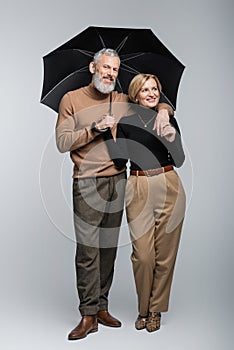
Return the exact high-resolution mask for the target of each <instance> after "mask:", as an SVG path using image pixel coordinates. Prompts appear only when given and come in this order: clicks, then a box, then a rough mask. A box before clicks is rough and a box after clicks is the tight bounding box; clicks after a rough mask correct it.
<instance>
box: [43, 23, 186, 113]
mask: <svg viewBox="0 0 234 350" xmlns="http://www.w3.org/2000/svg"><path fill="white" fill-rule="evenodd" d="M102 48H112V49H114V50H116V51H117V52H118V54H119V56H120V60H121V64H120V69H119V75H118V79H117V83H116V90H117V91H119V92H124V93H126V94H127V93H128V85H129V83H130V81H131V80H132V78H133V77H134V76H135V75H136V74H138V73H151V74H155V75H157V76H158V78H159V80H160V82H161V83H162V88H163V91H162V93H163V95H164V97H165V98H166V100H167V101H168V103H170V104H171V105H172V106H173V108H174V109H175V108H176V98H177V91H178V87H179V83H180V79H181V76H182V73H183V70H184V68H185V66H184V65H183V64H182V63H181V62H180V61H179V60H178V59H177V58H176V57H175V56H174V55H173V54H172V53H171V52H170V51H169V50H168V49H167V48H166V46H165V45H164V44H163V43H162V42H161V41H160V40H159V39H158V38H157V37H156V36H155V34H154V33H153V32H152V31H151V29H141V28H108V27H93V26H91V27H88V28H87V29H85V30H84V31H83V32H81V33H80V34H78V35H76V36H75V37H74V38H72V39H71V40H69V41H68V42H66V43H65V44H63V45H61V46H60V47H58V48H57V49H55V50H53V51H52V52H50V53H49V54H48V55H46V56H44V57H43V62H44V83H43V89H42V95H41V103H43V104H45V105H47V106H49V107H50V108H52V109H53V110H55V111H58V107H59V103H60V100H61V98H62V96H63V95H64V94H65V93H66V92H68V91H70V90H74V89H77V88H80V87H82V86H86V85H88V84H89V83H90V81H91V74H90V72H89V63H90V62H91V61H92V59H93V56H94V54H95V53H96V52H97V51H99V50H101V49H102Z"/></svg>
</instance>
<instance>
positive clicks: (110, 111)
mask: <svg viewBox="0 0 234 350" xmlns="http://www.w3.org/2000/svg"><path fill="white" fill-rule="evenodd" d="M109 115H112V92H111V93H110V105H109Z"/></svg>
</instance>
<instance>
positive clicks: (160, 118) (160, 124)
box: [153, 109, 170, 136]
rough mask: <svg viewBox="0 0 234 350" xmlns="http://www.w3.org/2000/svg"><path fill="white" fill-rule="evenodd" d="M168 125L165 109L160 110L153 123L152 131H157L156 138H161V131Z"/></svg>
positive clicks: (167, 115)
mask: <svg viewBox="0 0 234 350" xmlns="http://www.w3.org/2000/svg"><path fill="white" fill-rule="evenodd" d="M167 125H170V124H169V114H168V111H167V109H160V111H159V112H158V114H157V117H156V119H155V122H154V127H153V130H156V131H157V134H158V136H163V129H164V128H165V126H167Z"/></svg>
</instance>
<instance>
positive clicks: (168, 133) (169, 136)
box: [161, 123, 176, 142]
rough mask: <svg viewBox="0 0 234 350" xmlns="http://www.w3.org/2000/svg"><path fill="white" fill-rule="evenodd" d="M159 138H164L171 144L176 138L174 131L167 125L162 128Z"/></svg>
mask: <svg viewBox="0 0 234 350" xmlns="http://www.w3.org/2000/svg"><path fill="white" fill-rule="evenodd" d="M161 136H162V137H165V139H166V140H167V141H169V142H173V141H174V140H175V136H176V129H175V128H174V127H173V126H171V124H169V123H168V124H166V125H165V126H164V127H163V129H162V132H161Z"/></svg>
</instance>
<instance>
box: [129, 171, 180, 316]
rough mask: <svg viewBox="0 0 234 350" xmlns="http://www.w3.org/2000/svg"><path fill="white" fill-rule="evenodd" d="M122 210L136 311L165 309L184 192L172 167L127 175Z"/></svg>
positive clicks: (166, 308)
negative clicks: (126, 225)
mask: <svg viewBox="0 0 234 350" xmlns="http://www.w3.org/2000/svg"><path fill="white" fill-rule="evenodd" d="M126 212H127V219H128V223H129V228H130V234H131V239H132V248H133V251H132V255H131V260H132V265H133V272H134V278H135V284H136V290H137V296H138V309H139V314H140V315H141V316H147V315H148V313H149V312H165V311H167V310H168V304H169V296H170V289H171V283H172V278H173V271H174V265H175V261H176V255H177V251H178V246H179V240H180V233H181V229H182V224H183V218H184V213H185V192H184V189H183V186H182V183H181V181H180V179H179V176H178V174H177V173H176V171H174V170H172V171H169V172H167V173H164V174H160V175H155V176H152V177H147V176H130V177H129V178H128V183H127V188H126Z"/></svg>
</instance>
